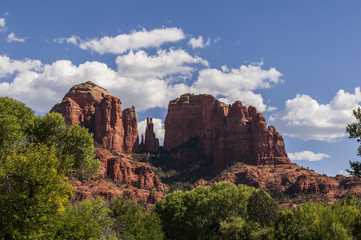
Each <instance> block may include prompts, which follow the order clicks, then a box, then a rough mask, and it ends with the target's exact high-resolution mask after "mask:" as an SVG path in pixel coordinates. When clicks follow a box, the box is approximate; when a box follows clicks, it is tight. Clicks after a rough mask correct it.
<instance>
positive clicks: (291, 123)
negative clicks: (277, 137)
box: [270, 88, 361, 142]
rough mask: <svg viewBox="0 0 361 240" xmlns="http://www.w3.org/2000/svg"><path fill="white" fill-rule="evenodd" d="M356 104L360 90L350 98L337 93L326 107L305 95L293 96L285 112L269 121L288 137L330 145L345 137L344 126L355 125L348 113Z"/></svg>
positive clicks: (340, 92)
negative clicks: (329, 143)
mask: <svg viewBox="0 0 361 240" xmlns="http://www.w3.org/2000/svg"><path fill="white" fill-rule="evenodd" d="M360 102H361V93H360V88H355V92H354V93H353V94H352V93H348V92H345V91H344V90H339V91H338V92H337V94H336V96H335V97H334V98H333V99H332V100H331V101H330V102H329V103H328V104H319V103H318V102H317V101H316V100H314V99H312V98H311V97H310V96H308V95H297V96H296V97H295V98H294V99H289V100H287V101H286V104H285V110H284V111H282V112H279V113H277V114H275V115H274V116H272V117H271V118H270V121H271V122H272V123H273V124H275V125H276V126H277V129H278V130H279V131H280V132H282V133H284V134H286V135H287V136H290V137H294V138H299V139H302V140H319V141H328V142H334V141H336V140H337V139H338V138H341V137H343V136H345V135H346V133H345V128H346V125H347V124H348V123H351V122H354V121H355V120H354V117H353V115H352V110H353V109H356V108H357V107H358V106H359V103H360Z"/></svg>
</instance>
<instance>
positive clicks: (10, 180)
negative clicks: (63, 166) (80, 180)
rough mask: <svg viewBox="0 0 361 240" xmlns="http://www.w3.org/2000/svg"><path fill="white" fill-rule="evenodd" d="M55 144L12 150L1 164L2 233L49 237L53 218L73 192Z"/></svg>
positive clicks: (23, 237)
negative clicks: (62, 170) (61, 171)
mask: <svg viewBox="0 0 361 240" xmlns="http://www.w3.org/2000/svg"><path fill="white" fill-rule="evenodd" d="M59 165H60V160H59V158H58V155H57V152H56V150H55V148H53V147H52V148H48V147H47V146H46V145H42V144H40V145H37V144H30V145H28V146H27V147H23V148H22V149H20V150H17V151H15V150H14V151H12V152H11V154H9V155H7V156H6V158H5V159H3V163H2V164H0V206H1V207H0V229H2V231H0V232H1V233H0V236H1V237H2V238H5V239H26V238H41V237H44V238H47V236H48V235H49V234H51V230H50V229H51V222H52V218H53V217H54V216H55V215H56V214H57V213H58V211H62V210H63V209H64V205H65V204H66V202H67V201H68V200H69V199H70V198H71V196H72V187H71V185H70V184H69V183H68V182H67V178H66V177H64V176H63V175H62V174H60V173H59V172H58V168H59Z"/></svg>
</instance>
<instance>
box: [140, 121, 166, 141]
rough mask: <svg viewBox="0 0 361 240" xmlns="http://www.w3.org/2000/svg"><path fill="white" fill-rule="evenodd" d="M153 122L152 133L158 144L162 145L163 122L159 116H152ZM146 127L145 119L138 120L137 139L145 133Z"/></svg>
mask: <svg viewBox="0 0 361 240" xmlns="http://www.w3.org/2000/svg"><path fill="white" fill-rule="evenodd" d="M153 124H154V128H153V130H154V133H155V136H156V138H158V139H159V144H160V145H163V142H164V123H163V121H162V119H160V118H153ZM146 127H147V119H144V120H143V121H141V122H138V133H139V139H142V135H145V129H146Z"/></svg>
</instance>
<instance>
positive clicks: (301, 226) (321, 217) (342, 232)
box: [276, 202, 359, 240]
mask: <svg viewBox="0 0 361 240" xmlns="http://www.w3.org/2000/svg"><path fill="white" fill-rule="evenodd" d="M358 215H359V210H358V209H357V208H355V207H354V206H350V205H347V204H343V205H341V204H338V203H335V204H334V205H328V204H326V203H315V202H307V203H305V204H304V205H302V206H300V207H298V208H296V209H292V212H290V211H289V210H287V211H286V212H284V213H282V214H281V215H280V216H279V218H278V220H277V223H276V237H277V238H278V239H305V240H307V239H335V240H336V239H353V236H352V229H353V222H354V221H355V219H356V217H357V216H358Z"/></svg>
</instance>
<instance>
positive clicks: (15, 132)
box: [0, 97, 34, 157]
mask: <svg viewBox="0 0 361 240" xmlns="http://www.w3.org/2000/svg"><path fill="white" fill-rule="evenodd" d="M33 118H34V112H33V111H32V110H31V109H30V108H28V107H26V106H25V104H24V103H21V102H19V101H17V100H15V99H13V98H10V97H0V154H1V153H3V155H6V154H5V153H4V151H6V150H9V149H10V148H12V147H15V146H18V145H19V144H21V143H23V142H24V141H25V140H26V135H25V134H24V132H25V130H26V129H27V128H28V127H29V125H30V124H31V122H32V121H33ZM0 157H1V155H0Z"/></svg>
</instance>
